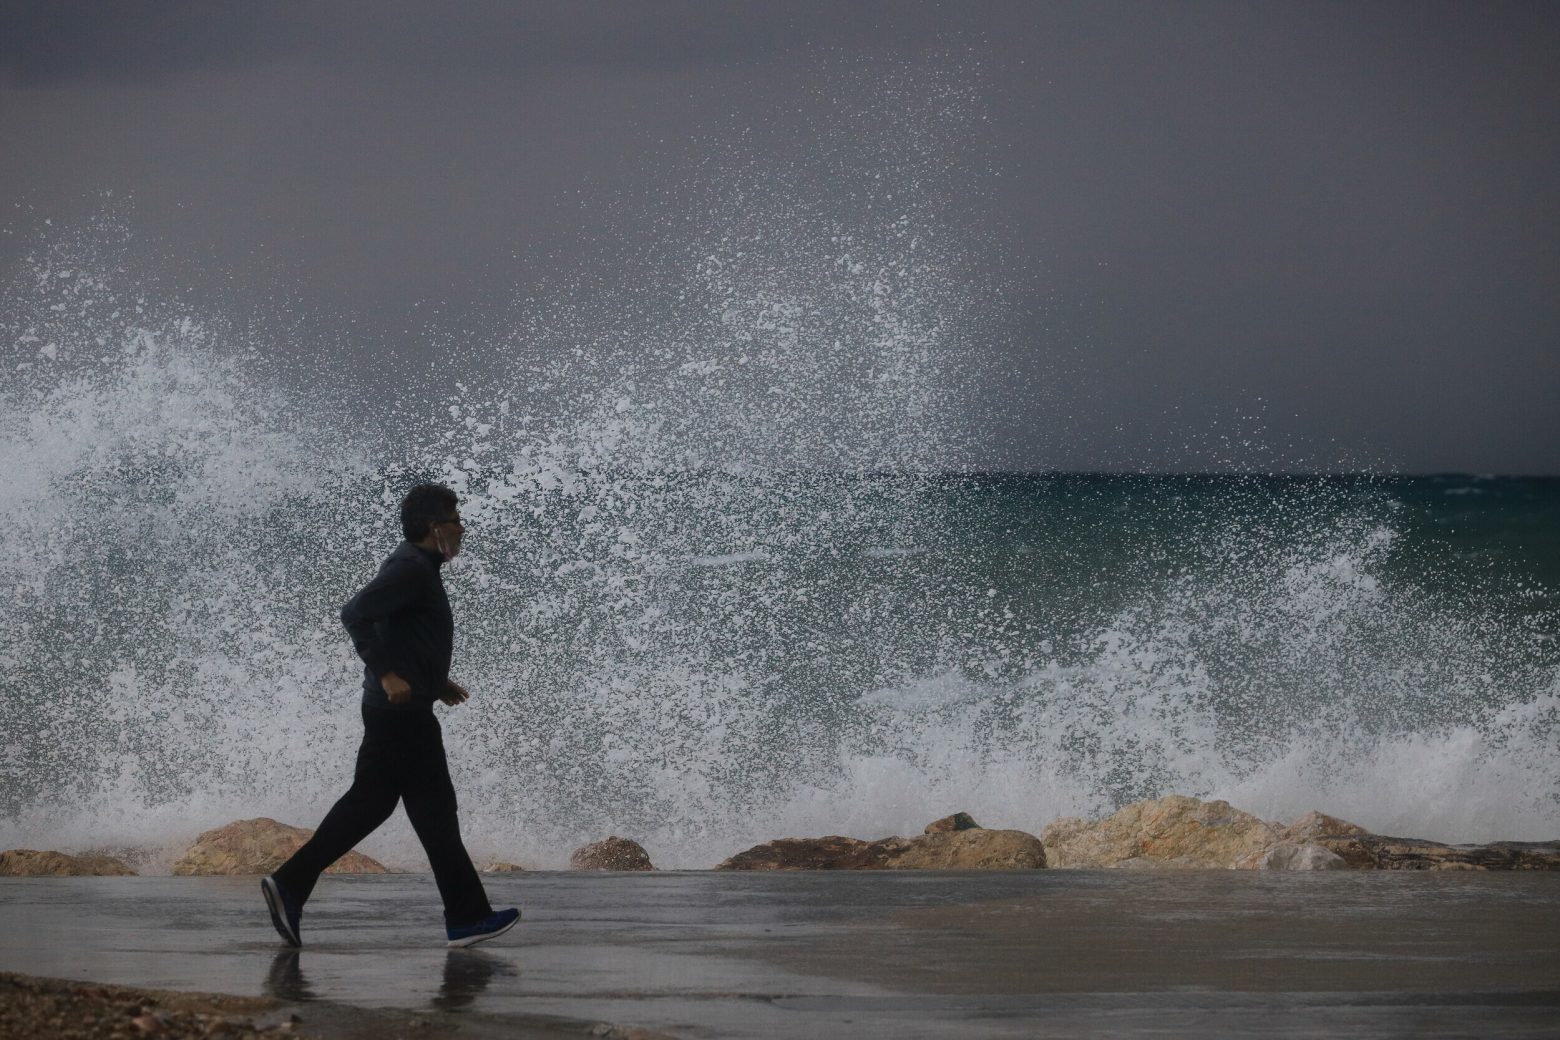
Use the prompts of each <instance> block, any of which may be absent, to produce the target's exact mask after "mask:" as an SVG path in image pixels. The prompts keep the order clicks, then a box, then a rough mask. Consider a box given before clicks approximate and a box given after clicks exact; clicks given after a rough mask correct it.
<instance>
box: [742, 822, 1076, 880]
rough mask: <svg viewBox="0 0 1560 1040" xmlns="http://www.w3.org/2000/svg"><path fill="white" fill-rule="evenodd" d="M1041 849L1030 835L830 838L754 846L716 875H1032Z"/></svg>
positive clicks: (990, 833) (968, 833)
mask: <svg viewBox="0 0 1560 1040" xmlns="http://www.w3.org/2000/svg"><path fill="white" fill-rule="evenodd" d="M1045 865H1046V860H1045V849H1044V848H1043V847H1042V846H1041V844H1040V840H1039V839H1038V838H1036V837H1035V836H1034V835H1033V834H1025V833H1024V832H1022V831H988V830H983V829H981V828H978V827H977V828H974V829H970V830H962V831H939V832H936V833H933V834H924V835H921V836H919V837H915V838H901V837H891V838H880V839H878V840H877V841H862V840H861V839H859V838H846V837H841V836H840V835H837V834H831V835H828V836H826V837H822V838H779V839H777V840H775V841H769V842H765V843H763V844H762V845H755V846H753V847H752V848H751V849H748V850H747V851H745V852H739V853H737V855H735V856H732V857H731V858H730V859H727V860H725V861H724V862H722V863H721V864H719V865H718V866H717V867H716V868H715V869H716V870H1036V869H1040V868H1043V867H1044V866H1045Z"/></svg>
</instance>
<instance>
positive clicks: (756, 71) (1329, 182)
mask: <svg viewBox="0 0 1560 1040" xmlns="http://www.w3.org/2000/svg"><path fill="white" fill-rule="evenodd" d="M885 81H891V82H893V83H894V84H895V88H894V89H895V90H896V91H898V92H899V93H897V94H896V95H895V97H897V98H898V99H899V100H900V101H904V100H905V99H906V98H909V99H910V100H911V102H913V101H914V97H913V95H915V94H916V92H917V91H922V90H924V92H925V96H926V97H927V98H934V97H941V96H946V95H953V96H957V97H958V98H959V99H961V105H962V106H963V107H961V108H959V110H958V111H959V112H960V116H959V119H960V120H961V123H960V125H958V126H955V127H951V128H950V127H948V126H941V127H936V128H933V129H932V130H928V131H927V133H926V134H925V135H924V137H916V138H915V140H914V142H913V143H914V145H915V147H920V148H924V149H927V150H929V151H932V152H940V153H941V154H938V155H934V156H931V157H930V158H929V163H930V165H929V168H934V169H935V170H937V171H939V172H938V174H937V177H940V178H941V179H940V180H937V182H936V183H937V188H936V190H937V191H939V192H943V193H944V194H943V195H940V196H938V197H936V198H934V199H929V200H922V201H923V203H925V204H928V205H935V206H936V207H939V209H938V212H939V213H940V215H941V218H942V219H944V220H945V222H946V225H947V226H948V227H950V228H952V229H953V230H954V233H957V234H961V235H963V236H965V237H966V239H967V251H966V255H967V258H968V260H969V263H968V267H967V268H966V269H964V270H962V271H961V272H960V277H963V278H967V279H969V281H970V283H971V289H970V292H971V295H972V297H978V296H979V295H980V293H981V291H982V289H983V288H984V287H987V286H992V287H996V286H1000V287H1001V292H1000V293H996V292H995V290H994V291H993V298H992V299H991V300H990V301H987V302H986V303H983V304H982V306H984V307H987V308H990V309H994V310H995V311H996V312H997V313H991V314H989V315H988V321H989V328H990V330H991V341H992V344H993V347H994V349H995V350H996V351H997V352H998V353H999V356H1000V360H999V361H998V362H997V363H996V364H994V365H991V366H989V370H988V371H987V372H986V373H985V375H984V377H983V378H986V379H987V380H988V381H989V382H990V384H991V385H990V387H989V391H990V394H991V396H992V398H993V399H994V400H1000V401H1001V402H1002V407H1001V408H1000V409H996V410H994V415H996V417H994V418H992V419H991V420H990V428H989V429H987V430H985V431H984V436H985V438H986V446H985V448H984V449H982V450H983V451H984V453H985V454H984V460H985V461H986V462H988V463H989V464H991V465H1006V466H1023V467H1034V468H1045V469H1049V468H1064V469H1094V468H1112V469H1120V468H1128V469H1136V468H1145V469H1165V468H1189V469H1205V468H1209V467H1211V466H1216V465H1221V464H1230V463H1233V464H1235V465H1240V464H1242V460H1241V459H1239V458H1238V457H1232V454H1231V453H1232V452H1233V453H1234V455H1238V454H1239V449H1231V448H1228V447H1225V446H1222V445H1224V442H1225V440H1226V439H1231V438H1233V439H1234V440H1236V441H1238V440H1240V439H1256V440H1258V441H1260V442H1261V443H1262V444H1263V445H1264V447H1263V448H1262V449H1260V451H1258V449H1253V451H1254V452H1257V453H1258V454H1261V453H1266V454H1265V456H1264V458H1266V457H1268V456H1271V458H1272V459H1273V460H1274V461H1276V462H1278V463H1280V464H1282V463H1283V462H1284V461H1285V460H1286V458H1288V459H1290V460H1293V461H1294V462H1295V463H1296V464H1298V465H1309V464H1324V465H1340V464H1343V465H1355V464H1366V465H1370V466H1374V467H1380V468H1386V469H1395V470H1399V471H1405V472H1425V471H1443V470H1459V471H1472V472H1508V473H1512V472H1516V473H1560V5H1557V4H1552V3H1519V4H1500V3H1466V4H1440V3H1430V2H1422V0H1420V2H1412V3H1403V4H1392V3H1370V4H1359V3H1340V4H1327V3H1303V4H1299V3H1297V4H1277V3H1263V4H1253V3H1236V4H1223V3H1161V2H1155V3H1140V4H1112V3H1068V4H1047V3H1038V2H1034V0H1024V2H1015V3H975V2H967V0H960V2H950V3H947V4H941V5H939V4H932V3H886V2H885V3H872V2H848V0H846V2H841V0H833V2H819V3H814V2H794V3H785V2H766V3H736V2H728V3H717V2H693V0H685V2H649V0H646V2H635V3H629V2H623V3H588V2H587V3H582V2H577V0H567V2H559V3H551V2H548V3H538V2H519V0H516V2H507V3H491V4H488V3H471V2H463V3H454V4H434V3H426V4H411V3H400V2H375V3H364V4H340V3H334V4H333V3H311V4H304V3H296V4H294V3H256V2H242V3H211V2H199V3H193V2H192V3H155V4H153V3H145V4H142V3H104V4H78V3H58V2H41V3H26V2H18V0H6V2H5V3H4V4H3V5H0V135H3V137H0V139H3V141H4V143H5V147H4V148H3V149H0V200H3V201H4V203H5V205H6V214H5V215H4V216H0V226H3V229H4V231H5V234H4V235H3V236H0V261H3V262H4V263H6V264H7V265H8V266H10V265H12V264H14V263H15V262H16V260H17V257H18V256H19V255H20V254H21V253H22V252H24V251H26V250H27V249H29V248H34V247H35V246H36V244H37V242H38V241H39V239H38V236H39V234H41V233H43V232H40V230H39V227H40V223H41V221H42V220H44V219H48V220H52V221H53V225H51V226H52V227H54V228H59V227H70V226H72V225H76V224H80V223H81V222H83V221H85V220H87V219H88V218H89V217H90V216H91V215H92V214H93V213H94V212H97V211H100V210H101V209H102V207H103V205H104V203H103V198H104V194H103V193H104V192H108V191H112V192H113V193H114V195H115V197H116V198H121V199H123V198H129V199H131V200H133V202H132V209H131V216H130V218H129V219H130V220H131V222H132V223H133V224H134V226H135V228H136V230H137V233H138V234H139V235H141V236H144V237H145V238H146V239H147V240H148V241H149V242H152V243H155V244H156V248H157V250H159V251H160V253H161V255H163V256H164V257H165V258H167V257H171V258H173V262H172V264H171V269H172V270H173V274H171V275H170V277H174V278H176V279H178V280H179V281H180V284H181V285H182V286H184V287H185V288H186V289H187V290H188V291H189V292H191V293H194V294H196V295H198V296H204V297H206V298H207V300H206V302H208V303H209V305H210V306H212V307H214V308H218V309H222V310H225V311H227V312H229V313H232V314H234V315H235V316H237V317H238V318H240V319H243V320H250V319H255V316H256V315H259V316H260V317H259V318H258V319H255V320H264V318H263V316H264V315H265V313H267V308H273V307H275V306H276V304H275V301H276V300H278V299H286V300H287V301H289V304H288V307H289V312H290V313H292V314H295V315H296V314H302V315H304V316H305V318H304V321H305V324H307V325H308V326H309V327H311V328H313V329H316V330H317V336H316V337H314V340H313V341H314V342H315V346H314V347H311V348H310V349H321V350H325V349H334V350H342V351H347V352H350V353H354V354H360V355H363V356H370V355H374V356H383V355H384V354H386V353H387V352H389V351H391V350H394V351H398V352H400V353H402V354H403V355H409V356H416V355H417V354H418V352H419V351H423V352H426V351H428V350H433V349H439V348H438V347H437V345H436V343H437V342H445V343H447V342H448V335H449V334H450V333H451V332H452V330H453V332H454V333H455V334H457V335H458V334H460V331H461V330H463V329H481V328H484V327H487V326H489V325H490V324H491V323H492V322H493V321H496V320H503V319H502V318H500V317H495V316H500V315H507V314H511V313H512V311H513V308H514V307H515V305H516V301H517V300H519V301H524V300H526V299H538V298H542V299H545V294H546V293H548V292H550V291H554V290H553V289H552V288H551V287H552V286H555V285H558V284H567V285H571V286H575V287H578V286H581V285H585V284H600V285H603V286H610V285H611V284H613V282H614V280H617V281H621V280H622V279H624V278H627V277H631V274H630V269H631V267H632V265H631V264H628V263H626V262H625V261H624V259H623V258H625V257H629V256H639V257H642V256H644V255H645V254H646V252H647V251H652V252H653V250H654V249H655V248H656V245H657V236H658V235H661V234H666V233H668V232H667V228H668V227H669V226H672V225H676V224H677V223H678V222H679V220H681V221H683V222H684V223H686V222H687V219H689V215H688V214H687V213H682V214H679V213H678V212H676V211H677V210H678V209H679V207H680V208H682V209H684V210H687V209H689V208H696V207H697V206H698V205H699V204H700V203H699V199H698V197H697V191H694V192H693V193H692V194H690V193H689V186H690V185H696V184H697V183H698V178H699V177H700V176H701V175H702V174H701V173H700V171H701V170H703V171H707V170H708V169H709V168H711V166H712V165H713V166H715V167H721V166H722V164H724V163H728V162H735V161H736V159H735V157H738V156H740V157H743V159H744V161H745V162H747V164H748V165H747V167H745V168H746V170H747V172H746V173H745V174H743V176H744V177H745V178H746V180H745V182H744V184H745V187H746V190H749V191H754V192H759V193H762V191H763V190H764V188H763V184H764V177H765V173H764V170H765V167H766V165H767V164H768V163H770V162H772V163H773V164H774V166H775V168H776V169H780V168H784V169H785V170H787V171H789V172H788V173H787V175H786V177H785V178H781V180H784V181H785V184H786V185H787V189H786V190H793V191H794V190H796V189H797V185H798V178H800V183H801V184H802V187H803V189H804V190H805V191H807V192H815V193H817V194H818V195H819V196H822V197H828V196H829V195H830V194H831V193H833V192H842V191H843V189H842V187H841V185H840V184H838V183H835V182H834V181H833V180H832V178H834V177H836V176H837V174H838V167H837V165H831V164H830V162H829V161H826V159H827V156H826V154H825V153H826V149H824V148H823V147H822V145H821V144H820V142H821V141H823V140H824V139H825V138H826V137H827V136H828V135H829V134H830V133H836V132H838V130H839V127H840V123H841V120H842V119H847V121H848V118H849V117H845V116H842V115H841V113H842V112H855V111H861V110H870V109H871V108H872V107H873V106H874V105H876V106H879V107H881V106H882V105H883V104H884V102H883V100H882V95H881V94H879V93H876V92H877V91H878V90H879V88H880V84H881V83H883V82H885ZM909 107H911V108H914V107H915V105H914V104H913V103H912V104H910V106H909ZM888 115H890V116H892V115H894V113H888ZM923 129H925V128H923ZM911 137H914V135H913V134H908V133H907V140H908V139H909V138H911ZM885 161H887V160H885ZM961 164H962V166H963V167H964V168H962V169H961ZM809 177H810V178H812V179H811V180H809ZM934 179H935V178H934ZM777 184H778V181H777ZM961 185H962V189H960V190H954V189H955V188H957V187H958V186H961ZM776 190H779V189H778V188H777V189H776ZM928 190H931V189H928ZM434 328H437V329H439V330H442V334H441V336H434V335H431V334H430V330H431V329H434ZM324 344H330V346H328V347H327V346H324ZM953 360H954V359H950V363H952V361H953ZM384 378H393V376H385V377H384ZM996 413H1001V414H1000V415H997V414H996ZM1286 453H1287V454H1286Z"/></svg>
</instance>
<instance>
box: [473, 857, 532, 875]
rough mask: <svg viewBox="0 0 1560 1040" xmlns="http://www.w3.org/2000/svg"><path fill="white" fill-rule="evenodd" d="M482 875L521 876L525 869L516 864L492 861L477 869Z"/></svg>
mask: <svg viewBox="0 0 1560 1040" xmlns="http://www.w3.org/2000/svg"><path fill="white" fill-rule="evenodd" d="M477 869H478V870H480V871H481V872H482V873H484V874H523V873H524V872H525V868H524V867H522V866H521V865H520V864H518V863H506V862H504V861H503V860H493V861H492V862H491V863H484V864H482V866H480V867H478V868H477Z"/></svg>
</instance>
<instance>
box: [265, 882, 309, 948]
mask: <svg viewBox="0 0 1560 1040" xmlns="http://www.w3.org/2000/svg"><path fill="white" fill-rule="evenodd" d="M260 894H261V895H263V896H265V905H266V909H268V910H270V911H271V923H272V924H273V925H275V926H276V934H277V935H280V936H281V937H282V940H283V941H284V942H286V943H287V945H288V946H302V945H303V940H302V939H300V938H299V937H298V916H299V914H300V913H301V912H302V907H296V906H292V905H291V904H290V903H289V901H288V899H287V897H285V896H283V895H282V889H281V886H280V885H278V884H277V883H276V879H275V878H274V877H270V876H266V877H263V878H261V879H260Z"/></svg>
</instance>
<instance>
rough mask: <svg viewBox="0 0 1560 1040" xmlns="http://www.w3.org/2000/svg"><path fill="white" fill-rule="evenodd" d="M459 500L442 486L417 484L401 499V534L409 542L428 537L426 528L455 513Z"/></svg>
mask: <svg viewBox="0 0 1560 1040" xmlns="http://www.w3.org/2000/svg"><path fill="white" fill-rule="evenodd" d="M459 504H460V500H459V499H458V498H456V497H455V492H453V491H451V490H450V489H449V488H447V487H445V486H444V485H443V484H418V485H417V486H416V487H414V488H412V489H411V490H410V491H408V492H407V493H406V497H405V498H403V499H401V533H402V534H404V535H405V536H406V540H407V541H409V542H420V541H422V540H423V539H424V538H426V537H428V528H429V527H431V526H432V525H433V524H434V523H435V522H436V521H439V520H443V519H445V518H446V517H448V516H449V515H450V514H451V513H453V512H455V509H456V507H457V506H458V505H459Z"/></svg>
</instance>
